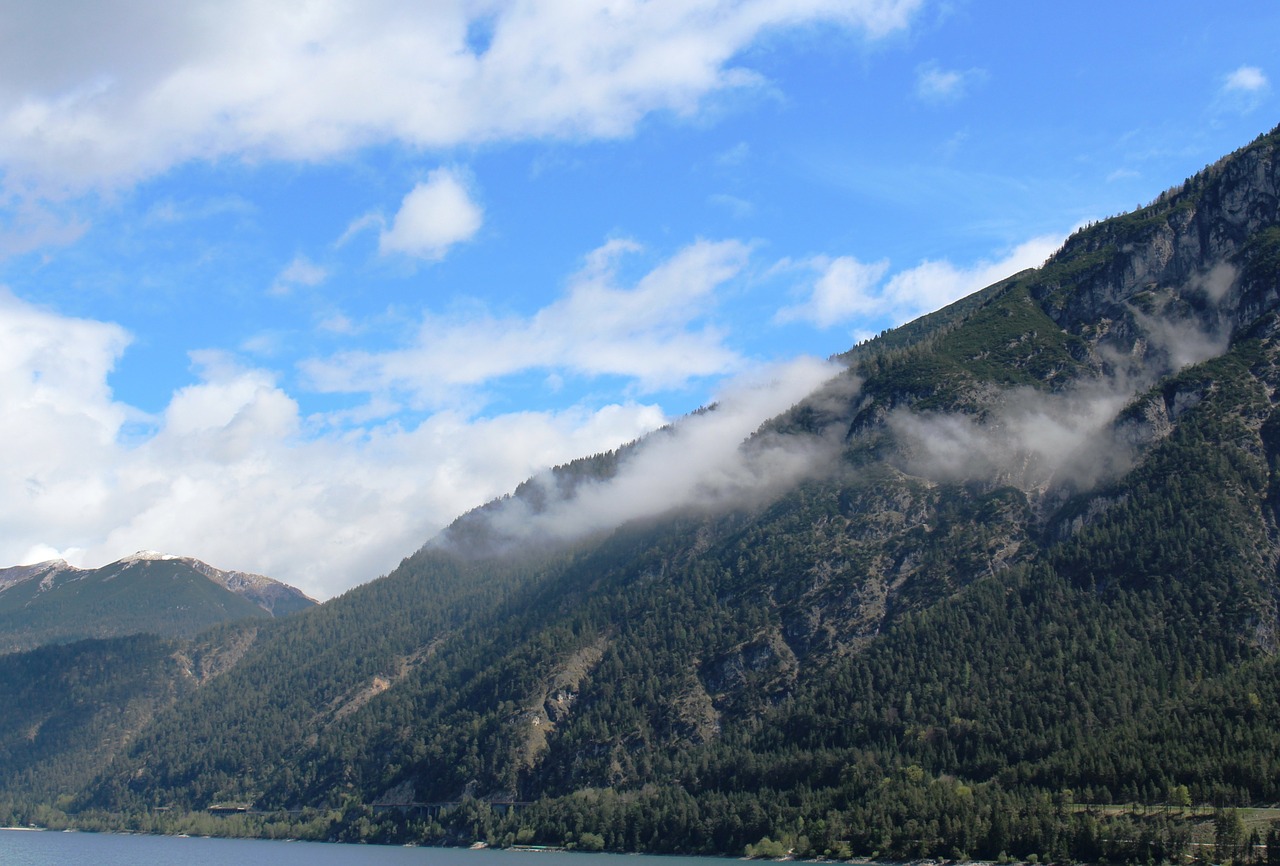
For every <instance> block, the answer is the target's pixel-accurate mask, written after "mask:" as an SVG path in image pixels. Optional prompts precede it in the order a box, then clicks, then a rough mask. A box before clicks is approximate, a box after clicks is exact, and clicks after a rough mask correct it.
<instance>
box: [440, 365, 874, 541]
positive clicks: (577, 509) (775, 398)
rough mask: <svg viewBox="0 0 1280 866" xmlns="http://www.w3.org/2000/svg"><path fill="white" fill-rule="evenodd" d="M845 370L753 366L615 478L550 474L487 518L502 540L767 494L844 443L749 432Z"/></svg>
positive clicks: (645, 444)
mask: <svg viewBox="0 0 1280 866" xmlns="http://www.w3.org/2000/svg"><path fill="white" fill-rule="evenodd" d="M842 370H843V368H841V367H839V366H837V365H834V364H831V363H829V362H826V361H820V360H817V359H814V358H800V359H797V360H795V361H792V362H790V363H787V364H781V365H777V366H773V367H769V368H764V369H758V370H753V371H751V372H750V373H749V374H746V375H743V376H740V377H738V378H736V379H735V380H732V381H731V382H729V383H728V384H726V386H725V388H724V389H723V391H722V393H721V394H720V395H719V397H718V398H717V400H716V402H715V404H714V408H713V409H711V410H710V411H705V412H701V413H697V414H694V415H690V416H688V417H685V418H681V419H680V420H679V421H678V422H676V423H675V424H673V425H672V426H671V427H669V428H667V429H665V430H662V431H659V432H658V433H655V434H653V435H651V436H649V437H647V438H646V439H644V440H643V441H641V442H640V443H638V444H637V446H636V447H635V448H634V449H633V450H631V451H629V452H628V453H627V454H626V455H625V457H624V459H623V461H622V463H621V465H620V466H619V467H618V470H617V473H616V474H615V475H614V476H613V477H611V478H609V479H607V480H588V481H585V482H581V483H577V484H575V485H574V487H573V489H572V490H562V489H560V488H559V487H558V486H557V481H556V478H555V477H554V476H553V475H552V474H551V473H545V474H543V475H541V476H539V477H538V478H535V479H534V483H535V484H536V485H538V486H539V487H540V490H539V494H540V495H539V496H537V497H535V498H534V499H522V498H511V499H508V500H506V501H504V502H503V503H501V505H500V507H498V508H494V509H492V510H490V511H489V512H488V513H487V514H486V515H485V516H484V520H485V522H486V525H487V527H488V529H489V530H490V531H491V532H493V533H494V534H495V536H496V538H497V539H498V540H499V541H504V540H505V541H520V540H522V539H530V538H533V539H540V540H545V539H567V538H574V537H578V536H581V535H585V534H589V533H592V532H597V531H601V530H607V529H612V528H614V527H617V526H620V525H622V524H624V523H627V522H629V521H633V520H639V519H643V518H647V517H654V516H658V515H661V514H665V513H668V512H672V511H679V510H684V509H691V508H692V509H718V508H725V507H741V506H747V505H751V504H753V503H755V502H759V501H762V500H765V499H767V498H768V497H770V496H772V495H775V494H777V493H779V492H781V491H783V490H785V489H787V488H788V487H790V486H791V485H793V484H795V483H796V482H797V481H799V480H800V479H802V478H804V477H806V476H808V475H810V474H812V473H814V472H818V471H821V470H822V469H823V468H825V467H828V466H829V461H830V460H832V459H833V458H834V456H835V454H836V453H838V450H839V446H840V442H839V440H838V439H837V440H835V441H827V440H824V439H821V438H818V437H806V436H775V435H770V434H768V433H763V434H761V435H760V436H758V437H756V438H752V439H751V440H750V441H747V440H748V437H751V436H752V434H753V433H756V432H757V431H758V430H759V429H760V427H761V425H762V424H763V423H764V422H765V421H767V420H769V419H770V418H773V417H775V416H777V415H779V414H780V413H782V412H784V411H786V410H787V409H789V408H791V407H792V406H793V405H795V404H796V403H798V402H799V401H801V400H802V399H804V398H805V397H806V396H808V395H809V394H811V393H812V392H813V391H814V390H815V389H817V388H818V387H819V386H821V385H822V384H823V383H825V382H828V381H829V380H831V379H832V378H833V377H835V376H837V375H839V374H840V373H841V371H842ZM850 386H851V387H856V383H854V382H851V383H850ZM840 432H843V431H840ZM535 502H536V504H535ZM442 541H447V539H442Z"/></svg>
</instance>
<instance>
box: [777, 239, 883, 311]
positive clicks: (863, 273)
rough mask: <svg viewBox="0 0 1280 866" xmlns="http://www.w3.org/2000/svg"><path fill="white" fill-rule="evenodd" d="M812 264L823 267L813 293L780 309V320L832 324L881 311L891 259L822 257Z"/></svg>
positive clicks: (819, 267) (813, 260) (812, 261)
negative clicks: (870, 260)
mask: <svg viewBox="0 0 1280 866" xmlns="http://www.w3.org/2000/svg"><path fill="white" fill-rule="evenodd" d="M810 265H811V266H812V267H815V268H817V269H819V270H820V271H821V273H820V274H819V276H818V279H817V280H815V281H814V284H813V293H812V294H811V295H810V296H809V299H808V300H807V301H805V302H804V303H803V304H797V305H795V306H791V307H784V308H783V309H781V310H779V311H778V315H777V317H776V318H777V321H779V322H796V321H805V322H810V323H812V324H814V325H817V326H818V327H819V328H829V327H831V326H832V325H837V324H840V323H842V322H847V321H849V320H850V319H852V318H854V317H855V316H867V315H873V314H878V313H880V312H881V308H882V307H883V305H884V300H883V298H882V297H881V296H880V293H879V290H878V288H877V287H878V285H879V283H880V280H881V279H882V278H883V277H884V275H885V272H886V271H887V270H888V269H889V263H888V262H887V261H880V262H873V263H871V264H863V263H862V262H860V261H858V260H857V259H855V258H853V257H852V256H841V257H839V258H836V259H829V258H826V257H818V258H815V259H812V260H811V261H810Z"/></svg>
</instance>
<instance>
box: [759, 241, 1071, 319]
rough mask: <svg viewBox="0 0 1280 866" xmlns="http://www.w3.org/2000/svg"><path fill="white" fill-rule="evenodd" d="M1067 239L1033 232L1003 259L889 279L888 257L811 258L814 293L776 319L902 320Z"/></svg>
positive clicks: (1028, 264) (925, 268) (1030, 262)
mask: <svg viewBox="0 0 1280 866" xmlns="http://www.w3.org/2000/svg"><path fill="white" fill-rule="evenodd" d="M1062 240H1063V238H1061V237H1057V236H1048V235H1045V236H1041V237H1037V238H1032V239H1031V240H1029V241H1027V242H1025V243H1023V244H1020V245H1018V246H1017V247H1016V248H1015V249H1014V250H1013V251H1011V252H1010V253H1009V254H1008V255H1007V256H1005V257H1004V258H1002V259H999V260H998V261H994V262H990V261H980V262H977V263H976V264H973V265H971V266H969V267H957V266H956V265H954V264H952V263H951V262H948V261H942V260H931V261H924V262H921V263H920V264H918V265H916V266H915V267H914V268H911V269H909V270H905V271H899V272H898V273H896V274H894V275H893V276H891V277H890V278H889V279H888V280H887V281H886V280H885V279H884V277H885V275H886V274H887V273H888V272H889V263H888V262H887V261H881V262H874V263H870V264H868V263H864V262H860V261H858V260H857V259H855V258H853V257H852V256H840V257H837V258H829V257H826V256H815V257H814V258H812V259H809V260H808V261H807V262H806V263H805V266H806V267H807V268H808V269H810V270H813V271H816V272H817V274H818V276H817V278H816V279H815V280H814V281H813V283H812V285H811V287H810V288H809V293H808V297H807V298H805V299H804V300H803V301H801V302H800V303H798V304H793V305H791V306H787V307H783V308H782V309H781V310H779V311H778V313H777V315H776V316H775V321H778V322H780V323H786V322H808V323H810V324H813V325H816V326H818V327H820V328H830V327H832V326H835V325H841V324H846V323H849V322H852V321H855V320H857V319H860V318H861V319H885V318H887V319H889V320H890V321H891V323H892V324H893V325H899V324H902V323H903V322H907V321H910V320H911V319H914V318H916V317H918V316H921V315H923V314H925V313H929V312H932V311H934V310H937V309H939V308H941V307H944V306H946V305H947V304H949V303H951V302H952V301H957V300H959V299H960V298H963V297H965V296H966V295H969V294H972V293H973V292H975V291H977V290H978V289H981V288H985V287H986V286H989V285H991V284H992V283H995V282H998V281H1000V280H1002V279H1004V278H1005V277H1008V276H1011V275H1013V274H1016V273H1018V272H1019V271H1022V270H1025V269H1026V268H1033V267H1039V266H1040V265H1042V264H1044V261H1045V259H1047V258H1048V257H1049V256H1050V255H1051V254H1052V253H1053V252H1054V251H1055V250H1056V249H1058V247H1060V246H1061V245H1062Z"/></svg>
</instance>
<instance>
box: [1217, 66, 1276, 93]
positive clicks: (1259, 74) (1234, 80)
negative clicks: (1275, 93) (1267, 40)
mask: <svg viewBox="0 0 1280 866" xmlns="http://www.w3.org/2000/svg"><path fill="white" fill-rule="evenodd" d="M1269 84H1270V82H1268V81H1267V76H1266V75H1265V74H1264V73H1263V71H1262V70H1261V69H1259V68H1258V67H1256V66H1241V67H1240V68H1239V69H1237V70H1236V71H1235V72H1232V73H1231V74H1230V75H1228V76H1227V81H1226V84H1224V85H1223V87H1224V88H1226V89H1227V90H1240V91H1244V92H1246V93H1255V92H1257V91H1259V90H1265V89H1266V88H1267V86H1268V85H1269Z"/></svg>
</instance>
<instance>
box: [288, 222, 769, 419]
mask: <svg viewBox="0 0 1280 866" xmlns="http://www.w3.org/2000/svg"><path fill="white" fill-rule="evenodd" d="M638 251H639V246H638V245H637V244H635V243H632V242H630V241H625V240H616V241H610V242H609V243H607V244H605V245H604V246H602V247H601V248H599V249H597V250H596V251H594V252H593V253H591V254H590V255H589V256H588V257H587V261H586V264H585V266H584V267H583V268H582V269H581V270H580V271H579V272H578V273H577V274H575V275H574V276H573V277H572V278H571V279H570V280H569V284H568V286H567V289H566V291H565V293H564V294H563V296H562V297H560V298H559V299H558V300H556V301H554V302H553V303H551V304H549V305H547V306H545V307H543V308H542V309H540V310H538V311H537V312H536V313H534V314H533V315H531V316H527V317H522V316H514V315H505V316H504V315H497V314H494V313H491V312H489V311H486V310H481V311H478V312H477V311H468V312H464V313H459V314H454V315H437V314H428V315H426V316H425V317H424V318H423V321H422V324H421V326H420V328H419V330H418V334H417V337H416V339H415V340H413V342H412V344H411V345H408V346H404V347H399V348H395V349H389V350H386V351H378V352H371V351H358V352H357V351H348V352H341V353H338V354H336V355H334V356H332V357H328V358H316V359H312V360H310V361H308V362H307V363H305V364H304V365H303V370H304V371H305V373H306V375H307V377H308V381H309V383H310V384H311V386H313V387H315V388H316V389H317V390H320V391H326V392H342V393H365V392H367V393H372V394H381V395H397V399H399V396H400V395H403V397H404V398H405V399H408V400H410V401H411V402H413V403H414V404H415V405H419V406H428V407H429V406H439V405H443V404H445V403H447V402H448V401H449V399H450V397H451V396H452V395H455V394H456V393H458V390H459V389H460V388H464V387H469V386H474V385H478V384H481V383H484V382H488V381H491V380H494V379H497V378H500V377H503V376H510V375H514V374H517V373H521V372H527V371H529V370H564V371H567V372H570V373H574V374H579V375H584V376H602V375H614V376H625V377H628V378H631V379H634V380H635V381H636V383H637V386H638V387H639V388H640V389H641V390H652V389H656V388H659V387H665V386H673V385H680V384H683V383H685V382H687V381H688V380H690V379H692V378H697V377H702V376H710V375H719V374H724V373H729V372H733V371H734V370H737V369H741V368H742V367H743V365H744V364H745V359H743V358H742V357H741V356H739V355H738V353H737V352H736V351H734V350H733V349H731V348H729V346H728V345H726V343H725V337H726V335H725V334H724V333H723V332H722V331H721V330H719V329H718V328H716V327H715V326H714V325H713V324H711V323H710V322H709V321H708V320H707V314H708V313H709V312H710V311H711V310H712V309H713V308H714V306H715V303H716V297H715V295H716V290H717V289H718V288H719V287H720V286H722V285H723V284H724V283H726V282H727V281H728V280H730V279H732V278H733V277H735V276H737V275H738V274H739V273H740V272H741V271H742V270H743V268H744V267H745V266H746V264H747V260H748V257H749V253H750V248H749V247H748V246H747V245H746V244H743V243H741V242H739V241H718V242H712V241H698V242H696V243H693V244H690V245H689V246H687V247H685V248H683V249H682V250H679V251H678V252H677V253H675V254H674V255H673V256H672V257H671V258H669V259H667V260H666V261H664V262H661V263H659V264H658V265H656V266H655V267H654V268H653V269H652V270H650V271H649V272H648V273H646V274H644V275H643V276H642V277H640V278H639V279H638V280H636V281H635V283H634V285H630V286H627V285H619V281H620V280H619V267H620V264H621V260H622V258H623V257H624V256H626V255H627V254H629V253H635V252H638Z"/></svg>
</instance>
